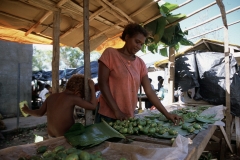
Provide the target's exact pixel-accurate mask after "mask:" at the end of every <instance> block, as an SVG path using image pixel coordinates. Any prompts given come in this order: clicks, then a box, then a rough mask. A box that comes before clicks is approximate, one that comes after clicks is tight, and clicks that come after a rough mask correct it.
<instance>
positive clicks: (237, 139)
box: [235, 117, 240, 155]
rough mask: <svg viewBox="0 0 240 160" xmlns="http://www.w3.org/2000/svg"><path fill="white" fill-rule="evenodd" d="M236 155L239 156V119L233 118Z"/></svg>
mask: <svg viewBox="0 0 240 160" xmlns="http://www.w3.org/2000/svg"><path fill="white" fill-rule="evenodd" d="M235 127H236V129H235V130H236V145H237V154H238V155H240V118H239V117H235Z"/></svg>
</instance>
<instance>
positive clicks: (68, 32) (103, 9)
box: [60, 0, 123, 43]
mask: <svg viewBox="0 0 240 160" xmlns="http://www.w3.org/2000/svg"><path fill="white" fill-rule="evenodd" d="M116 1H117V0H114V1H113V2H112V3H114V2H116ZM105 11H106V9H105V8H103V7H101V8H100V9H98V10H97V11H96V12H94V13H92V14H91V15H90V17H89V22H90V21H92V20H93V19H95V18H96V19H97V20H99V21H100V22H101V21H102V20H101V18H99V17H97V16H98V15H100V14H102V13H103V12H105ZM82 26H83V23H82V22H80V23H78V24H77V25H76V26H74V27H73V28H70V29H69V30H67V31H66V32H65V33H63V34H62V35H61V36H60V38H64V37H66V36H67V35H68V34H70V33H71V32H72V31H73V30H75V29H77V28H80V27H82ZM110 26H113V27H114V28H116V29H120V30H123V28H122V27H120V26H115V25H114V24H113V23H111V25H110ZM80 43H82V42H80Z"/></svg>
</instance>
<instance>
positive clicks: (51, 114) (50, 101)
mask: <svg viewBox="0 0 240 160" xmlns="http://www.w3.org/2000/svg"><path fill="white" fill-rule="evenodd" d="M88 84H89V87H90V89H91V100H90V101H89V102H88V101H86V100H84V76H83V75H80V74H77V75H73V76H72V77H71V78H70V79H69V81H68V83H67V86H66V89H65V90H64V91H63V92H61V93H54V94H51V95H50V96H49V97H48V98H47V99H46V100H45V101H44V103H43V105H42V107H40V109H37V110H30V109H29V108H28V107H27V106H24V107H23V108H22V110H23V112H25V113H27V114H30V115H32V116H37V117H41V116H43V115H44V114H45V113H47V130H48V135H49V136H50V137H59V136H63V135H64V133H65V132H66V131H68V129H69V128H70V127H71V126H72V125H73V124H74V123H75V121H74V118H73V111H74V107H75V105H77V106H79V107H82V108H85V109H87V110H94V109H95V108H96V106H97V100H96V95H95V89H94V82H93V81H92V80H91V79H89V80H88Z"/></svg>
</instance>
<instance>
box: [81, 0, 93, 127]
mask: <svg viewBox="0 0 240 160" xmlns="http://www.w3.org/2000/svg"><path fill="white" fill-rule="evenodd" d="M83 6H84V7H83V9H84V10H83V35H84V76H85V77H84V94H85V99H86V100H87V101H89V100H90V91H89V85H88V78H91V71H90V45H89V0H84V1H83ZM85 124H86V125H90V124H93V115H92V111H91V110H85Z"/></svg>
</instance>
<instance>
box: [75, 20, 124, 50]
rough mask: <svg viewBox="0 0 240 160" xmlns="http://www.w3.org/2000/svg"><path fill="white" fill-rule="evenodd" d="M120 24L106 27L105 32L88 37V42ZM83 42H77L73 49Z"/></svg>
mask: <svg viewBox="0 0 240 160" xmlns="http://www.w3.org/2000/svg"><path fill="white" fill-rule="evenodd" d="M121 23H122V22H119V23H117V24H115V25H114V26H111V27H108V28H107V29H106V30H104V31H102V32H99V33H98V34H96V35H93V36H91V37H90V40H93V39H95V38H97V37H99V36H101V35H102V34H104V33H106V32H109V31H110V30H112V29H114V27H115V26H118V25H120V24H121ZM83 42H84V40H83V41H81V42H79V43H78V44H76V45H75V47H78V46H79V45H81V44H82V43H83Z"/></svg>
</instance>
